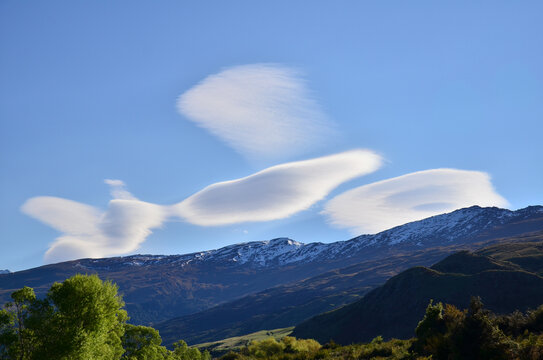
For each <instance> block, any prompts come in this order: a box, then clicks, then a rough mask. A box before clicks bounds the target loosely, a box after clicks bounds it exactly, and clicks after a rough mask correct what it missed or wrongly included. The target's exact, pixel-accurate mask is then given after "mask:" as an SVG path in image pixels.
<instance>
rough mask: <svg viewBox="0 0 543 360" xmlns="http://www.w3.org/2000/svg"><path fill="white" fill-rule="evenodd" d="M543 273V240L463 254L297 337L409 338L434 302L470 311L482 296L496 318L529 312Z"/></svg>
mask: <svg viewBox="0 0 543 360" xmlns="http://www.w3.org/2000/svg"><path fill="white" fill-rule="evenodd" d="M542 268H543V242H542V241H537V242H527V243H506V244H500V245H495V246H491V247H487V248H484V249H482V250H480V251H477V252H476V253H470V252H467V251H462V252H459V253H456V254H453V255H451V256H449V257H447V258H445V259H444V260H442V261H440V262H438V263H437V264H435V265H434V266H432V267H430V268H428V267H414V268H411V269H409V270H406V271H404V272H402V273H400V274H398V275H396V276H394V277H392V278H391V279H389V280H388V281H387V282H386V283H385V284H384V285H383V286H381V287H379V288H376V289H374V290H373V291H371V292H369V293H368V294H367V295H366V296H364V297H363V298H362V299H361V300H359V301H357V302H355V303H353V304H350V305H347V306H344V307H342V308H340V309H337V310H334V311H331V312H328V313H325V314H322V315H318V316H316V317H314V318H312V319H310V320H308V321H306V322H303V323H301V324H300V325H298V326H297V327H296V328H295V329H294V332H293V336H296V337H299V338H313V339H316V340H317V341H319V342H326V341H329V340H330V339H333V340H334V341H336V342H338V343H341V344H349V343H353V342H361V341H369V340H371V339H372V338H374V337H375V336H378V335H381V336H383V337H385V338H393V337H394V338H404V339H405V338H410V337H412V336H413V335H414V334H413V329H414V328H415V327H416V326H417V322H418V321H419V320H420V319H421V318H422V316H423V315H424V312H425V309H426V306H427V305H428V302H429V300H430V299H434V300H435V301H441V302H444V303H449V304H453V305H455V306H457V307H459V308H466V307H467V306H468V304H469V301H470V297H471V296H480V297H481V298H482V300H483V302H484V303H485V306H486V307H487V308H488V309H490V310H492V311H494V312H496V313H509V312H512V311H514V310H521V311H525V310H527V309H529V308H535V307H537V306H538V305H539V304H541V303H543V277H542V274H541V269H542Z"/></svg>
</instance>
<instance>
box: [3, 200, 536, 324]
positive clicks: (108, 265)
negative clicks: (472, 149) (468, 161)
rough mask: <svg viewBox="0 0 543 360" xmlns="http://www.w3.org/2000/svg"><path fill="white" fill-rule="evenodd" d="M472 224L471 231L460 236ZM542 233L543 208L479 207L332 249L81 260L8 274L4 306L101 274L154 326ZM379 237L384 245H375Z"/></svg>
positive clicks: (285, 246) (244, 249) (252, 246)
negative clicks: (445, 250)
mask: <svg viewBox="0 0 543 360" xmlns="http://www.w3.org/2000/svg"><path fill="white" fill-rule="evenodd" d="M466 224H468V225H469V224H471V227H470V231H468V232H459V231H458V228H459V227H461V226H464V227H465V226H466ZM406 226H407V227H406ZM534 229H543V207H542V206H533V207H528V208H525V209H521V210H517V211H511V210H506V209H498V208H481V207H477V206H475V207H471V208H466V209H459V210H456V211H454V212H451V213H448V214H442V215H437V216H435V217H432V218H428V219H424V220H420V221H418V222H414V223H408V224H407V225H402V226H399V227H395V228H392V229H389V230H386V231H384V232H381V233H379V234H375V235H362V236H358V237H355V238H353V239H350V240H346V241H338V242H332V243H328V244H323V243H309V244H302V243H300V242H296V241H294V240H291V239H288V238H277V239H272V240H267V241H256V242H249V243H241V244H234V245H229V246H226V247H223V248H220V249H215V250H209V251H202V252H196V253H191V254H183V255H130V256H124V257H113V258H104V259H80V260H73V261H69V262H63V263H57V264H49V265H44V266H41V267H38V268H34V269H28V270H23V271H18V272H14V273H10V274H2V275H0V302H5V301H9V294H10V293H11V292H13V291H14V290H17V289H19V288H21V287H23V286H31V287H34V288H35V290H36V293H37V294H38V295H40V294H44V293H45V292H46V291H47V289H48V288H49V287H50V286H51V284H52V283H53V282H55V281H62V280H64V279H66V278H68V277H70V276H73V275H75V274H76V273H96V274H98V275H99V276H100V277H102V278H103V279H108V280H111V281H114V282H116V283H117V284H118V286H119V289H120V291H121V293H123V294H124V299H125V302H126V304H127V309H128V311H129V312H130V314H131V317H132V322H134V323H140V324H153V323H157V322H160V321H165V320H168V319H171V318H175V317H179V316H184V315H189V314H195V313H198V312H200V311H203V310H206V309H209V308H212V307H213V306H217V305H219V304H223V303H227V302H229V301H233V300H235V299H240V298H242V297H244V296H247V295H249V294H254V293H258V292H260V291H263V290H265V289H268V288H273V287H275V286H278V285H285V284H289V283H296V282H297V281H301V280H303V279H308V278H312V277H315V276H317V275H319V274H323V273H326V272H327V271H332V270H334V269H340V268H344V267H347V266H350V265H353V264H357V263H361V262H364V261H373V260H376V259H377V260H378V259H382V258H387V257H390V256H392V255H395V254H412V253H414V252H416V251H424V250H425V249H427V248H430V247H436V246H437V247H439V246H449V245H451V244H456V243H458V244H464V243H476V242H481V241H484V240H485V239H494V238H498V237H500V236H502V235H503V234H510V233H512V234H522V233H526V232H529V231H532V230H534ZM417 232H418V233H419V234H420V236H419V237H418V238H417V237H415V236H414V235H413V234H416V233H417ZM436 234H437V235H436ZM376 238H379V239H381V241H373V242H372V239H376ZM400 240H401V241H400ZM398 269H399V268H398ZM395 271H396V270H394V271H392V270H391V272H389V273H387V274H388V275H387V276H388V277H390V276H392V275H394V274H395V273H396V272H395Z"/></svg>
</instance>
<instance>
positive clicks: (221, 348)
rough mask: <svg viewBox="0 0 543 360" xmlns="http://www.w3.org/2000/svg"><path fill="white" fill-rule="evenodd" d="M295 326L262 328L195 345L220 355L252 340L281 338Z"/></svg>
mask: <svg viewBox="0 0 543 360" xmlns="http://www.w3.org/2000/svg"><path fill="white" fill-rule="evenodd" d="M293 329H294V327H293V326H292V327H288V328H283V329H275V330H262V331H257V332H254V333H252V334H247V335H242V336H235V337H231V338H228V339H223V340H219V341H214V342H207V343H202V344H197V345H194V347H197V348H198V349H200V350H201V351H203V350H208V351H209V352H210V353H211V354H212V355H213V356H218V355H221V354H224V353H227V352H229V351H231V350H239V349H241V348H242V347H245V346H247V345H249V344H250V343H251V341H261V340H264V339H267V338H272V337H273V338H274V339H275V340H280V339H282V338H284V337H285V336H288V335H289V334H290V333H292V330H293Z"/></svg>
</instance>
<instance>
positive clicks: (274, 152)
mask: <svg viewBox="0 0 543 360" xmlns="http://www.w3.org/2000/svg"><path fill="white" fill-rule="evenodd" d="M177 107H178V110H179V112H180V113H181V114H183V115H185V116H186V118H187V119H189V120H191V121H193V122H194V123H196V124H197V125H198V126H200V127H202V128H204V129H206V130H208V131H209V132H211V133H212V134H213V135H215V136H217V137H219V138H220V139H221V140H223V141H224V142H226V143H227V144H228V145H229V146H230V147H232V148H234V149H235V150H236V151H238V152H239V153H241V154H243V155H245V156H246V157H249V158H253V157H256V158H264V159H272V158H276V159H277V158H281V157H283V156H287V155H293V154H299V153H301V152H303V151H304V150H306V149H308V148H310V147H313V146H315V145H316V144H322V143H323V142H325V141H327V139H329V138H330V137H331V136H333V134H334V133H335V130H334V126H333V124H332V123H331V122H330V121H329V120H327V119H326V116H325V115H324V113H323V112H322V111H321V109H320V107H319V106H318V104H317V102H316V101H315V100H314V99H313V98H312V96H311V94H310V92H309V90H308V89H307V87H306V85H305V81H304V80H303V79H302V78H301V77H300V74H299V73H297V72H296V71H294V70H293V69H290V68H287V67H284V66H280V65H273V64H253V65H243V66H236V67H231V68H228V69H226V70H223V71H221V72H220V73H218V74H214V75H210V76H208V77H207V78H205V79H204V80H202V81H201V82H200V83H199V84H197V85H196V86H194V87H193V88H191V89H190V90H188V91H187V92H185V93H184V94H182V95H181V96H180V97H179V99H178V101H177Z"/></svg>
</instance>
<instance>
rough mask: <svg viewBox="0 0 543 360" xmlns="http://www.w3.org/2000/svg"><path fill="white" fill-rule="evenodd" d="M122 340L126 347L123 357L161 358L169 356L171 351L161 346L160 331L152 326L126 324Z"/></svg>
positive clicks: (153, 359)
mask: <svg viewBox="0 0 543 360" xmlns="http://www.w3.org/2000/svg"><path fill="white" fill-rule="evenodd" d="M122 341H123V347H124V349H125V353H124V354H123V356H122V358H123V359H125V358H126V359H129V360H160V359H166V358H167V357H168V356H169V351H168V350H167V349H166V348H165V347H164V346H161V343H162V339H161V338H160V335H159V333H158V331H157V330H155V329H153V328H152V327H147V326H135V325H130V324H126V326H125V332H124V335H123V338H122Z"/></svg>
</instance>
